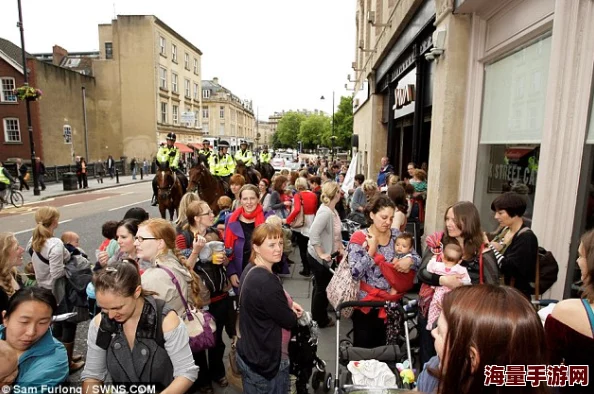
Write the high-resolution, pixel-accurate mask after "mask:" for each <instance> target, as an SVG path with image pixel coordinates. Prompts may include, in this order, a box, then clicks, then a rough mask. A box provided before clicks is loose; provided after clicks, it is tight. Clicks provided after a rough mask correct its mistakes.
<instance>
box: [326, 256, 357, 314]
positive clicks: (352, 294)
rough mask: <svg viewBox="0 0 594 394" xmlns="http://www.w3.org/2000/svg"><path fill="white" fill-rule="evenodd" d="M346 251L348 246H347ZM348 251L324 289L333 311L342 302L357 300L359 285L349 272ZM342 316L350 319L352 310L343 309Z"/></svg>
mask: <svg viewBox="0 0 594 394" xmlns="http://www.w3.org/2000/svg"><path fill="white" fill-rule="evenodd" d="M347 249H348V246H347ZM348 255H349V253H348V250H347V252H346V253H345V254H344V256H343V258H342V260H341V261H340V264H338V268H336V271H335V272H334V276H333V277H332V279H331V280H330V283H328V286H327V287H326V296H327V297H328V302H330V305H332V307H333V308H334V309H336V308H337V307H338V305H340V303H342V302H346V301H357V300H358V299H359V285H360V282H359V281H358V280H355V279H353V274H352V272H351V266H350V264H349V261H348ZM340 313H341V314H342V316H343V317H344V318H346V319H348V318H350V317H351V315H352V314H353V308H344V309H342V310H341V311H340Z"/></svg>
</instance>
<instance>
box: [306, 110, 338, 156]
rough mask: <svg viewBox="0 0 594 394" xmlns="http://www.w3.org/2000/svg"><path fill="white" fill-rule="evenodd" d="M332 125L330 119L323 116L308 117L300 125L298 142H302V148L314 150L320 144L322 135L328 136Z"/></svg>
mask: <svg viewBox="0 0 594 394" xmlns="http://www.w3.org/2000/svg"><path fill="white" fill-rule="evenodd" d="M331 127H332V124H331V121H330V118H329V117H328V116H325V115H310V116H308V117H307V118H306V119H305V120H304V121H303V122H302V123H301V128H300V130H299V140H300V141H301V142H303V148H305V149H315V148H316V146H317V145H318V144H320V143H321V138H320V137H323V136H324V135H330V133H331V131H330V129H331Z"/></svg>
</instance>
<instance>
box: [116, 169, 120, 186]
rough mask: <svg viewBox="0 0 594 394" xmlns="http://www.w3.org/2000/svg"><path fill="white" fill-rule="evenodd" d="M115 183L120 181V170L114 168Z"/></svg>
mask: <svg viewBox="0 0 594 394" xmlns="http://www.w3.org/2000/svg"><path fill="white" fill-rule="evenodd" d="M116 183H120V172H119V171H118V169H117V168H116Z"/></svg>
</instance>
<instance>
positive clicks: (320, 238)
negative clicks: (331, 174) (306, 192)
mask: <svg viewBox="0 0 594 394" xmlns="http://www.w3.org/2000/svg"><path fill="white" fill-rule="evenodd" d="M340 198H341V195H340V188H339V186H338V184H337V183H336V182H333V181H329V182H326V183H324V185H323V186H322V196H321V199H322V205H321V206H320V209H318V211H317V213H316V216H315V218H314V220H313V223H312V225H311V227H310V230H309V243H308V245H307V259H308V262H309V266H310V268H311V270H312V271H313V274H314V278H315V282H314V289H313V296H312V298H311V315H312V318H313V319H314V320H315V321H316V322H317V323H318V325H319V326H320V327H321V328H324V327H332V326H334V324H335V323H334V320H332V318H330V317H329V316H328V311H327V308H328V297H326V287H328V283H329V282H330V279H332V274H331V273H330V271H329V270H328V267H326V266H325V265H326V264H330V263H331V262H332V255H333V254H335V253H336V252H338V253H339V254H342V255H344V247H343V246H342V239H341V238H342V233H341V230H342V226H341V223H340V218H339V216H338V213H337V212H336V204H337V203H338V201H339V200H340ZM337 237H338V241H339V242H338V243H337V242H336V241H337Z"/></svg>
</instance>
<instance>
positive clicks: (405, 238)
mask: <svg viewBox="0 0 594 394" xmlns="http://www.w3.org/2000/svg"><path fill="white" fill-rule="evenodd" d="M412 250H413V236H412V234H409V233H400V235H399V236H397V237H396V241H394V254H395V255H394V259H392V265H394V266H396V264H397V263H398V262H399V261H400V260H401V259H404V258H406V257H412Z"/></svg>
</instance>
